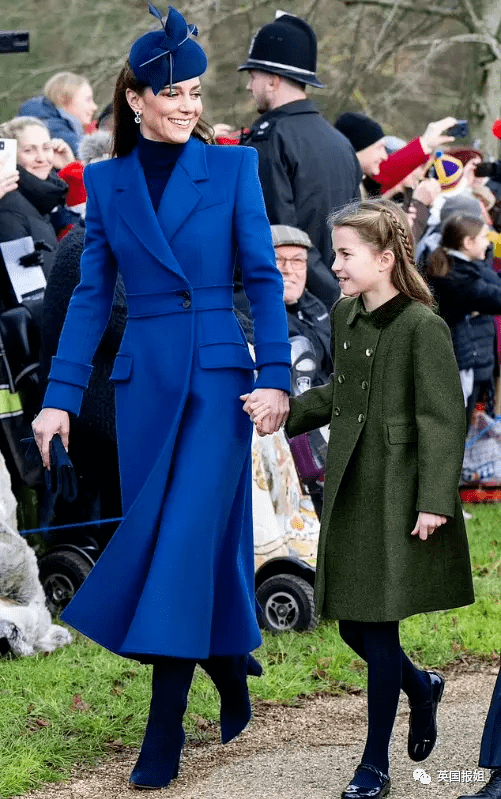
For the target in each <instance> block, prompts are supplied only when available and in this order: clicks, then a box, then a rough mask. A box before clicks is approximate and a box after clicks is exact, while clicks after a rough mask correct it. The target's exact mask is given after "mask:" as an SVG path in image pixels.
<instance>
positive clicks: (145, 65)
mask: <svg viewBox="0 0 501 799" xmlns="http://www.w3.org/2000/svg"><path fill="white" fill-rule="evenodd" d="M148 7H149V11H150V14H152V15H153V16H154V17H156V18H157V19H158V20H160V22H161V24H162V27H163V29H164V30H163V33H161V32H160V31H158V32H155V31H153V32H150V33H145V34H144V35H143V36H141V37H140V38H139V39H137V40H136V41H135V42H134V44H133V45H132V48H131V51H130V56H129V58H130V62H131V66H132V69H133V72H134V74H135V75H136V77H137V79H138V80H140V81H141V82H143V83H146V84H147V85H150V86H151V88H152V91H153V93H154V94H158V92H159V91H161V90H162V89H163V87H164V86H165V85H166V84H169V85H170V86H171V87H172V83H173V81H174V80H175V81H183V80H188V79H189V78H194V77H197V76H198V75H201V74H202V73H203V72H205V70H206V68H207V58H206V56H205V53H204V51H203V50H202V48H201V47H200V45H199V44H197V43H196V42H195V41H193V40H192V38H191V37H192V36H197V34H198V29H197V27H196V25H188V24H187V22H186V20H185V19H184V17H183V15H182V14H181V13H180V12H179V11H177V9H175V8H173V7H172V6H169V10H168V12H167V14H166V15H165V16H163V15H162V13H161V11H160V10H159V9H158V8H156V6H154V5H153V4H152V3H148ZM183 45H184V46H183ZM176 68H177V69H176ZM176 72H179V74H174V73H176Z"/></svg>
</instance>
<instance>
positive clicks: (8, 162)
mask: <svg viewBox="0 0 501 799" xmlns="http://www.w3.org/2000/svg"><path fill="white" fill-rule="evenodd" d="M16 169H17V139H0V171H2V172H3V173H4V175H10V174H12V172H15V171H16Z"/></svg>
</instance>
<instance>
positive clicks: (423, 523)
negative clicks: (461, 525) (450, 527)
mask: <svg viewBox="0 0 501 799" xmlns="http://www.w3.org/2000/svg"><path fill="white" fill-rule="evenodd" d="M446 521H447V516H439V515H438V514H436V513H422V512H420V513H419V516H418V520H417V522H416V526H415V527H414V530H413V531H412V533H411V535H418V536H419V537H420V539H421V541H426V539H427V538H428V536H430V535H431V534H432V533H434V532H435V530H436V529H437V527H441V526H442V524H445V523H446Z"/></svg>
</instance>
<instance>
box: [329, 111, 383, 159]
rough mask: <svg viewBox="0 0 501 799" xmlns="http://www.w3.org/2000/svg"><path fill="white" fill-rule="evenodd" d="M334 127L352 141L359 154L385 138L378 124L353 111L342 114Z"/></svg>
mask: <svg viewBox="0 0 501 799" xmlns="http://www.w3.org/2000/svg"><path fill="white" fill-rule="evenodd" d="M334 127H335V128H337V129H338V130H339V131H341V133H343V134H344V135H345V136H346V138H347V139H349V140H350V141H351V143H352V145H353V147H354V149H355V151H356V152H357V153H358V152H360V150H365V148H366V147H370V146H371V144H375V143H376V142H377V141H379V140H380V139H382V138H383V136H384V131H383V128H382V127H381V125H380V124H379V123H378V122H375V121H374V120H373V119H371V118H370V117H366V116H365V114H358V113H355V112H352V111H347V112H346V113H345V114H341V116H340V117H339V119H338V120H337V122H336V124H335V125H334Z"/></svg>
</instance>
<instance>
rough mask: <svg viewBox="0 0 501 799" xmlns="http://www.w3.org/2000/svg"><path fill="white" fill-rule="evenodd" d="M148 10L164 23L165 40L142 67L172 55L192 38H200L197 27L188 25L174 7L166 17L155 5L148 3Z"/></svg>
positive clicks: (170, 7) (170, 8)
mask: <svg viewBox="0 0 501 799" xmlns="http://www.w3.org/2000/svg"><path fill="white" fill-rule="evenodd" d="M148 8H149V10H150V14H153V16H154V17H156V18H157V19H159V20H160V22H161V23H162V25H163V27H164V30H165V38H164V40H163V42H161V43H160V44H159V46H158V47H156V48H155V49H154V50H152V52H153V53H155V55H154V56H153V58H149V59H148V60H147V61H143V63H142V64H139V66H140V67H145V66H146V64H151V63H153V61H156V60H157V59H158V58H163V57H164V56H166V55H172V53H173V52H174V51H175V50H177V48H178V47H181V45H182V44H184V43H185V41H186V40H187V39H189V38H190V36H198V28H197V26H196V25H188V24H187V23H186V20H185V18H184V17H183V15H182V14H180V13H179V11H177V10H176V9H175V8H173V7H172V6H169V10H168V12H167V14H166V16H164V17H163V16H162V13H161V11H159V10H158V8H156V6H154V5H153V3H148Z"/></svg>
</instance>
